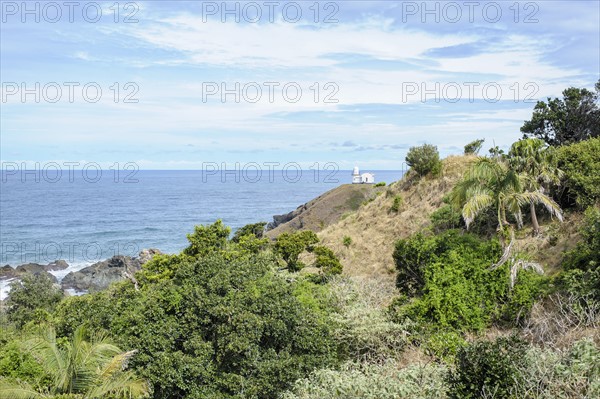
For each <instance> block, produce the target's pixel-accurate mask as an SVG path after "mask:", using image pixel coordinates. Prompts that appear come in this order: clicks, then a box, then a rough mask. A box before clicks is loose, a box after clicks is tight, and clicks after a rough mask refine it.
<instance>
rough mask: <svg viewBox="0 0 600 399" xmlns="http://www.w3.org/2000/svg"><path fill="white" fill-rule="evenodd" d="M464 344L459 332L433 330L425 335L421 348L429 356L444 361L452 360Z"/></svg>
mask: <svg viewBox="0 0 600 399" xmlns="http://www.w3.org/2000/svg"><path fill="white" fill-rule="evenodd" d="M465 345H466V341H465V339H464V337H463V335H462V334H461V333H458V332H456V331H445V330H441V331H435V332H431V333H430V334H429V335H427V336H426V338H425V339H424V341H423V342H422V344H421V348H422V349H423V350H424V351H425V353H427V354H429V355H430V356H435V357H437V358H439V359H443V360H445V361H450V360H453V359H454V357H455V356H456V354H457V353H458V350H459V349H460V348H462V347H463V346H465Z"/></svg>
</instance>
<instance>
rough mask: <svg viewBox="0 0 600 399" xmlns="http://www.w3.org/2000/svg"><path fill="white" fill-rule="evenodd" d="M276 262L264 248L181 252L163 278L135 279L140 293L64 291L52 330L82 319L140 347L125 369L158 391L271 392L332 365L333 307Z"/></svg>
mask: <svg viewBox="0 0 600 399" xmlns="http://www.w3.org/2000/svg"><path fill="white" fill-rule="evenodd" d="M277 267H278V265H277V263H276V262H275V260H274V259H273V257H272V256H271V255H270V254H268V253H261V254H258V255H253V256H242V257H236V256H231V255H229V254H225V253H215V254H212V255H210V256H204V257H200V258H189V257H180V258H179V262H176V261H175V260H173V261H172V263H171V264H170V268H171V273H170V274H168V276H169V277H163V278H161V279H160V280H157V281H150V282H148V281H145V282H143V283H142V282H140V288H139V291H136V290H135V288H134V287H133V285H132V284H131V283H129V284H125V283H123V284H117V285H113V286H111V287H110V288H109V289H108V290H107V291H103V292H99V293H97V294H89V295H85V296H82V297H73V298H69V301H66V302H64V303H63V304H61V306H60V309H59V311H58V312H57V317H56V319H57V324H58V329H59V331H60V332H61V334H68V333H69V330H72V328H73V326H75V325H77V324H78V323H83V322H85V323H87V324H88V326H89V327H90V328H91V329H94V330H97V331H102V330H105V331H108V332H109V333H110V334H111V335H112V336H113V337H114V338H115V340H116V341H117V342H116V343H117V344H118V345H119V347H121V348H124V349H127V350H133V349H135V350H137V353H136V355H135V356H134V357H133V358H132V359H131V360H130V367H131V368H132V369H133V370H135V371H136V373H137V374H138V375H139V376H141V377H143V378H145V379H147V380H148V381H149V382H150V383H151V385H152V388H153V392H154V398H159V399H166V398H184V397H185V398H217V397H218V398H233V397H255V398H257V397H268V398H275V397H278V396H279V394H280V393H281V392H283V391H284V390H285V389H287V388H289V387H290V386H291V384H292V383H293V382H294V381H295V380H297V379H299V378H303V377H305V376H307V375H308V373H310V372H311V371H313V370H315V369H318V368H323V367H332V366H335V365H336V363H337V351H336V347H335V341H334V339H333V336H332V331H331V330H332V326H333V322H332V321H331V320H330V318H329V316H328V313H329V311H326V312H318V311H315V309H318V308H323V309H326V306H327V305H326V304H323V305H319V304H318V303H317V304H315V301H316V302H318V301H319V299H318V297H317V295H316V294H312V293H310V292H308V293H307V291H308V290H309V288H308V287H307V284H310V283H309V282H306V281H304V280H303V279H298V280H302V282H301V284H302V285H303V288H302V289H301V290H300V291H302V292H305V293H306V294H302V295H303V299H302V300H301V299H300V298H298V297H296V293H297V289H296V284H300V282H298V283H295V282H293V281H288V280H287V279H286V277H285V276H284V275H280V274H278V273H277V272H276V269H277ZM163 276H167V274H166V273H163ZM316 292H318V290H316ZM307 298H311V301H313V302H312V304H310V305H309V304H308V302H310V301H307ZM312 298H314V299H312ZM242 387H243V395H242V396H240V390H241V389H242Z"/></svg>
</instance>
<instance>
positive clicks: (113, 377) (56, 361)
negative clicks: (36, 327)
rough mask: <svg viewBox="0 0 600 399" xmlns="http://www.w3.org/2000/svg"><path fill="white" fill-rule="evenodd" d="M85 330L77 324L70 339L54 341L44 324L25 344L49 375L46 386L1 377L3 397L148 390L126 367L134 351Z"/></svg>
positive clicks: (89, 397)
mask: <svg viewBox="0 0 600 399" xmlns="http://www.w3.org/2000/svg"><path fill="white" fill-rule="evenodd" d="M87 338H88V334H87V331H86V329H85V328H84V327H82V326H80V327H79V328H77V329H76V330H75V332H74V334H73V337H72V338H71V340H69V341H67V342H66V343H64V344H61V343H59V342H58V341H57V338H56V332H55V331H54V329H53V328H49V327H46V328H45V329H43V330H42V331H40V333H39V335H37V336H35V337H33V338H31V339H30V340H28V341H26V343H25V346H26V348H27V350H28V351H30V352H31V353H32V354H33V356H34V357H35V358H36V359H38V360H39V362H40V363H41V366H42V368H43V369H44V371H45V372H46V373H47V374H49V375H50V377H51V381H52V383H51V385H50V386H48V387H47V389H45V390H40V391H42V392H39V390H36V389H34V387H33V386H32V385H31V384H30V383H28V382H25V381H17V382H15V381H10V380H6V379H1V380H0V396H1V397H2V398H6V399H29V398H32V399H33V398H36V399H37V398H52V397H53V396H54V395H72V397H74V398H81V399H93V398H106V397H111V398H113V397H114V398H125V397H126V398H141V397H145V396H147V394H148V386H147V384H146V383H145V382H144V381H142V380H140V379H137V378H136V376H135V374H134V373H133V372H131V371H125V368H126V366H127V362H128V361H129V359H130V358H131V357H132V356H133V355H134V353H135V351H130V352H123V351H121V349H119V348H118V347H116V346H115V345H113V344H111V343H110V342H109V340H108V339H107V337H106V336H104V335H101V334H92V335H91V336H90V337H89V338H90V340H89V341H88V340H87Z"/></svg>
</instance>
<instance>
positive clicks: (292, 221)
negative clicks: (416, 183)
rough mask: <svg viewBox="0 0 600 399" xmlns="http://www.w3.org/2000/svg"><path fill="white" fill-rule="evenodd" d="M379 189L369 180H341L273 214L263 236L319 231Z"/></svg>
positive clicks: (371, 196)
mask: <svg viewBox="0 0 600 399" xmlns="http://www.w3.org/2000/svg"><path fill="white" fill-rule="evenodd" d="M383 190H385V187H375V186H374V185H372V184H342V185H341V186H339V187H336V188H334V189H333V190H329V191H327V192H326V193H324V194H322V195H320V196H318V197H317V198H315V199H313V200H311V201H309V202H307V203H306V204H304V205H301V206H299V207H298V208H297V209H296V210H294V211H292V212H290V213H288V214H285V215H278V216H274V217H273V219H274V223H272V224H271V226H270V227H271V230H268V231H267V232H266V236H267V237H270V238H273V237H277V236H278V235H279V234H281V233H285V232H290V231H297V230H312V231H314V232H319V231H321V230H323V228H325V227H326V226H329V225H331V224H334V223H336V222H337V221H338V220H339V219H340V217H342V216H343V215H344V214H347V213H348V212H353V211H356V210H357V209H359V208H360V206H361V204H362V203H363V202H365V201H367V200H369V199H373V198H375V196H376V195H377V193H380V192H382V191H383Z"/></svg>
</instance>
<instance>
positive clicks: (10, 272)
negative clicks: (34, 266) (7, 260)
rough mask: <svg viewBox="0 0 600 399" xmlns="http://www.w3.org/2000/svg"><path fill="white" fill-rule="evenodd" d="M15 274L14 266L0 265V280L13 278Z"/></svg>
mask: <svg viewBox="0 0 600 399" xmlns="http://www.w3.org/2000/svg"><path fill="white" fill-rule="evenodd" d="M16 276H17V271H16V270H15V268H14V267H12V266H10V265H5V266H2V267H0V280H8V279H11V278H15V277H16Z"/></svg>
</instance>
